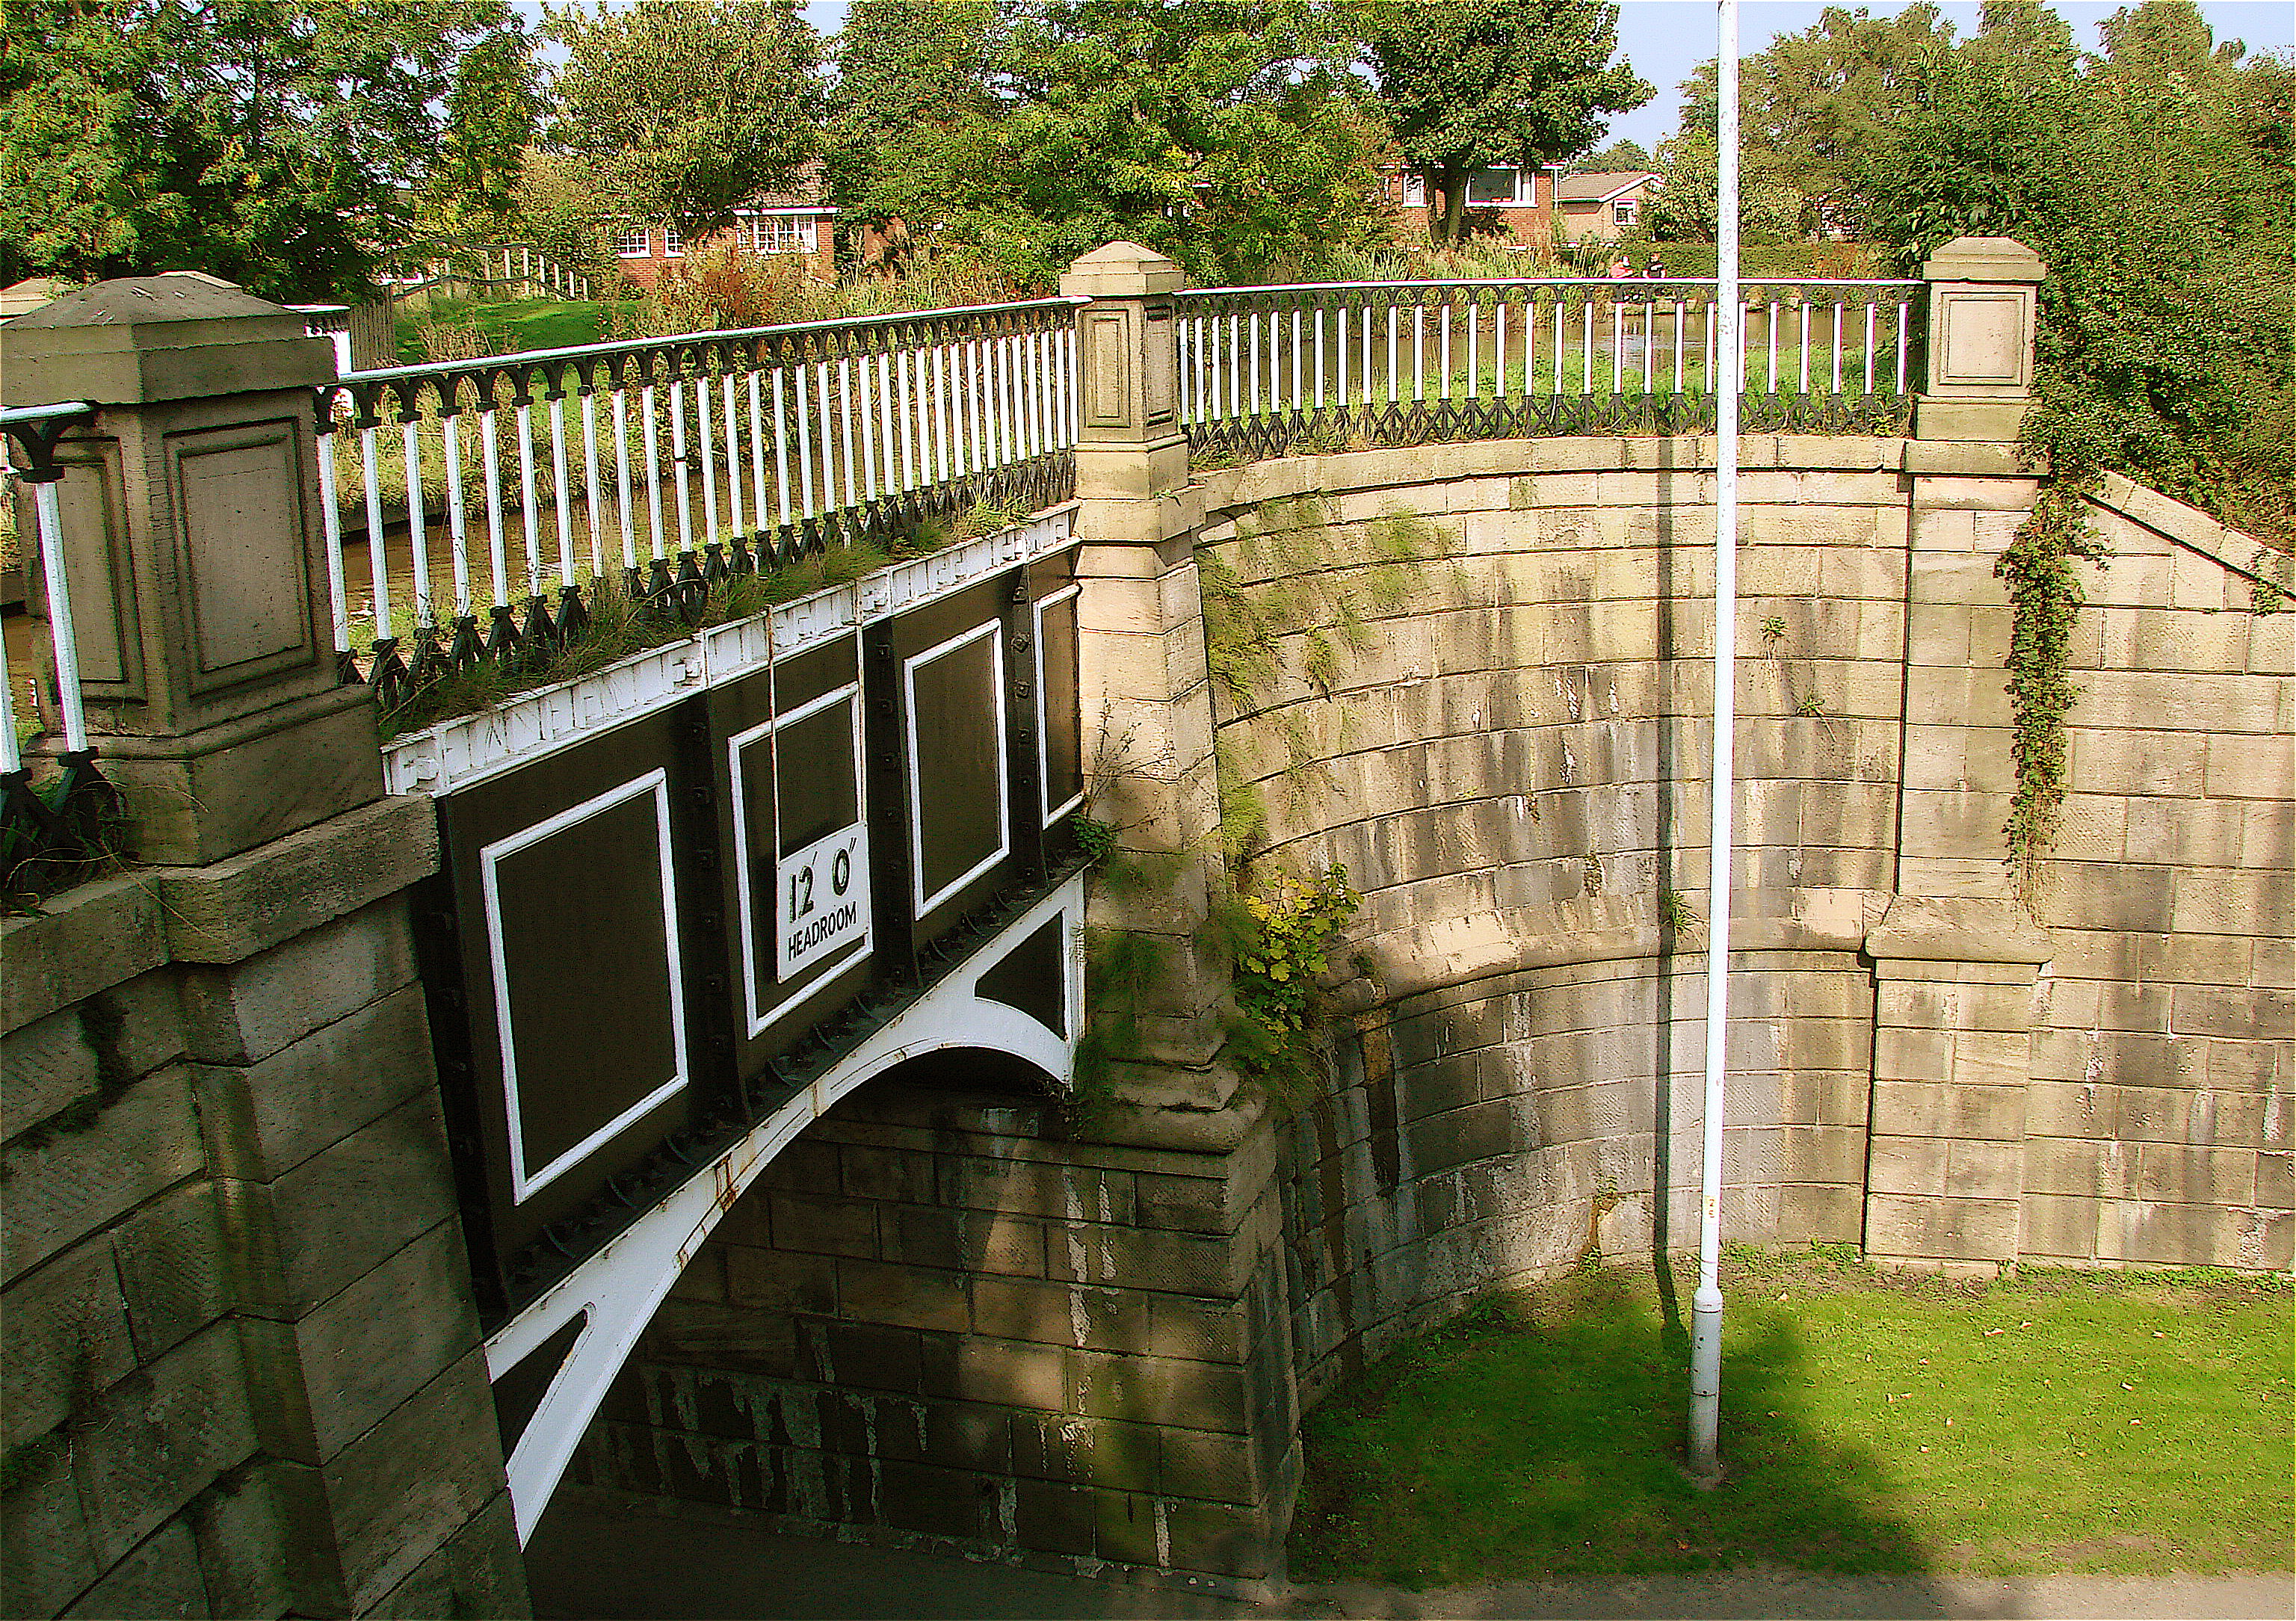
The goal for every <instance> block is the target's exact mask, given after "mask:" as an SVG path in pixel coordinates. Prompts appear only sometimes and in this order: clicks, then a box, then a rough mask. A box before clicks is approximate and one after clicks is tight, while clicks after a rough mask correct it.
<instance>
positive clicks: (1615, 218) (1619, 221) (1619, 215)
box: [1611, 197, 1642, 225]
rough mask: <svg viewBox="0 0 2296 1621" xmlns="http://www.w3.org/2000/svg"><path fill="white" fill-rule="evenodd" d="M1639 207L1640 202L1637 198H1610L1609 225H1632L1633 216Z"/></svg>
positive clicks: (1640, 205)
mask: <svg viewBox="0 0 2296 1621" xmlns="http://www.w3.org/2000/svg"><path fill="white" fill-rule="evenodd" d="M1641 207H1642V200H1641V199H1640V198H1638V197H1614V198H1612V199H1611V224H1612V225H1633V224H1634V223H1635V215H1636V212H1637V211H1638V210H1639V209H1641Z"/></svg>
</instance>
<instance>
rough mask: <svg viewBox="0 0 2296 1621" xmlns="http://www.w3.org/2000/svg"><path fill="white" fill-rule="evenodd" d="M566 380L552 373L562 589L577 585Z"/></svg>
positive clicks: (553, 468)
mask: <svg viewBox="0 0 2296 1621" xmlns="http://www.w3.org/2000/svg"><path fill="white" fill-rule="evenodd" d="M563 381H564V379H563V378H562V376H561V375H559V374H558V373H552V375H551V379H550V480H551V486H552V490H553V497H554V499H553V505H554V507H555V508H556V511H557V514H558V584H559V585H560V586H561V587H566V586H570V585H573V584H574V514H573V501H572V498H571V495H570V493H569V487H568V483H567V479H566V391H565V389H563V387H562V386H561V385H562V382H563Z"/></svg>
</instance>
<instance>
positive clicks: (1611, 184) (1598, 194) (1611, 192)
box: [1555, 168, 1658, 202]
mask: <svg viewBox="0 0 2296 1621" xmlns="http://www.w3.org/2000/svg"><path fill="white" fill-rule="evenodd" d="M1657 178H1658V173H1657V171H1656V170H1654V169H1646V168H1606V169H1596V170H1595V172H1594V173H1593V174H1591V175H1565V176H1562V188H1561V190H1560V191H1558V192H1556V193H1555V194H1556V195H1557V196H1558V197H1560V198H1561V199H1562V201H1564V202H1608V201H1611V199H1612V198H1614V197H1622V196H1624V195H1625V194H1626V193H1627V192H1631V191H1633V190H1634V189H1635V188H1636V186H1642V185H1648V184H1650V183H1651V182H1652V181H1653V180H1656V179H1657Z"/></svg>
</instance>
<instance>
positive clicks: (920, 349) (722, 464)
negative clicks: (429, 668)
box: [316, 299, 1082, 681]
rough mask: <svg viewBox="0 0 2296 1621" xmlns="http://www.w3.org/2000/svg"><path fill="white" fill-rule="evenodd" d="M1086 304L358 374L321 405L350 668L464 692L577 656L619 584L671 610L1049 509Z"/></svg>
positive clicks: (334, 558) (1065, 454)
mask: <svg viewBox="0 0 2296 1621" xmlns="http://www.w3.org/2000/svg"><path fill="white" fill-rule="evenodd" d="M1080 302H1082V300H1080V299H1037V300H1033V301H1030V302H1026V303H1017V304H1002V305H990V306H984V307H975V308H964V309H943V310H930V311H924V312H921V313H915V314H906V315H888V316H873V317H866V318H860V319H851V320H842V321H828V322H817V323H808V324H804V325H796V326H778V327H761V328H755V329H750V330H747V331H742V332H701V333H693V334H688V335H685V336H681V337H675V338H666V339H660V340H650V341H646V342H642V343H629V344H599V345H594V346H591V347H587V348H572V349H553V350H543V351H537V352H534V353H529V354H522V355H508V356H495V357H492V358H488V359H481V360H476V361H466V362H454V363H449V364H436V365H423V366H404V367H396V368H391V369H388V370H381V371H373V372H362V373H351V374H349V375H348V376H346V377H344V378H342V379H341V380H340V381H339V382H338V383H336V384H334V385H332V386H331V387H327V388H323V389H319V390H318V391H317V397H316V405H317V428H318V432H319V456H320V463H321V470H320V471H321V485H322V492H323V512H324V520H325V523H326V528H327V541H328V556H329V558H330V561H331V568H330V577H329V581H328V585H329V594H330V600H331V602H332V609H333V618H334V627H335V645H336V648H337V651H339V653H341V654H343V655H345V656H346V657H348V656H350V655H351V654H352V653H353V651H354V649H355V646H356V645H357V643H359V642H362V641H364V642H365V643H368V644H369V645H370V646H371V648H372V650H373V659H374V666H375V668H376V669H377V670H378V671H379V672H380V673H381V678H382V679H384V680H385V681H389V680H392V679H395V675H394V672H395V671H396V670H397V669H398V667H399V665H398V657H397V655H398V650H399V648H400V645H401V643H402V641H404V640H406V639H409V638H411V641H412V647H411V650H410V654H411V657H412V658H413V659H416V660H428V659H445V660H446V661H447V663H448V664H449V665H450V666H453V667H462V666H463V665H466V664H467V663H469V662H470V661H471V660H472V659H478V658H496V659H501V658H504V657H506V656H508V655H509V654H510V653H511V652H512V651H513V650H514V649H516V648H517V647H518V646H520V645H521V643H529V642H531V641H532V640H534V639H535V638H536V637H542V638H545V639H551V638H555V637H559V636H562V635H563V634H565V633H566V632H567V630H568V629H569V628H570V627H571V626H574V625H577V624H578V623H579V622H580V621H581V620H582V618H584V617H585V614H586V610H585V609H584V607H583V603H582V594H583V593H584V592H585V591H586V590H587V589H589V588H590V587H591V586H592V585H594V584H595V583H598V582H609V581H618V582H619V585H621V587H622V588H624V589H627V590H628V591H630V592H632V593H633V594H645V595H647V596H649V597H657V598H659V597H666V596H668V595H669V594H674V593H682V592H684V591H685V590H686V588H688V587H692V586H701V587H702V588H704V589H706V585H707V582H708V581H709V579H712V578H715V577H718V576H720V575H722V574H725V573H727V572H732V573H741V572H745V571H747V570H748V569H751V568H753V567H757V566H759V565H760V564H770V563H775V562H782V561H791V560H793V559H794V558H795V557H797V556H798V555H799V554H801V553H808V552H817V551H819V550H821V549H823V548H824V547H825V546H826V545H828V544H831V543H832V542H833V541H837V540H840V539H843V540H850V539H854V538H867V537H871V536H888V537H890V536H897V535H898V534H899V533H900V532H901V531H902V530H903V529H904V528H913V527H914V526H915V525H916V524H919V523H922V522H923V521H925V520H928V519H930V518H931V517H932V516H933V515H935V514H939V513H950V512H955V511H957V510H959V509H961V508H963V507H964V506H966V505H969V504H972V503H982V502H987V503H996V504H999V505H1016V506H1020V507H1022V508H1025V510H1027V511H1031V512H1034V511H1040V510H1042V509H1044V508H1045V507H1047V506H1050V505H1052V504H1053V503H1055V502H1057V501H1060V500H1062V499H1064V498H1065V497H1066V495H1068V493H1069V487H1070V484H1071V483H1072V481H1073V465H1074V463H1073V456H1072V454H1070V452H1071V448H1072V446H1074V444H1075V442H1076V413H1077V402H1076V387H1075V373H1076V333H1075V323H1074V318H1073V310H1074V307H1075V306H1076V305H1077V304H1078V303H1080ZM345 438H349V439H350V440H351V441H353V444H354V446H355V447H354V448H353V449H351V450H349V451H348V452H346V450H345V449H344V448H343V445H342V441H343V440H344V439H345ZM553 596H554V597H555V598H556V599H557V602H556V603H555V604H554V605H553V602H551V599H552V598H553Z"/></svg>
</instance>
